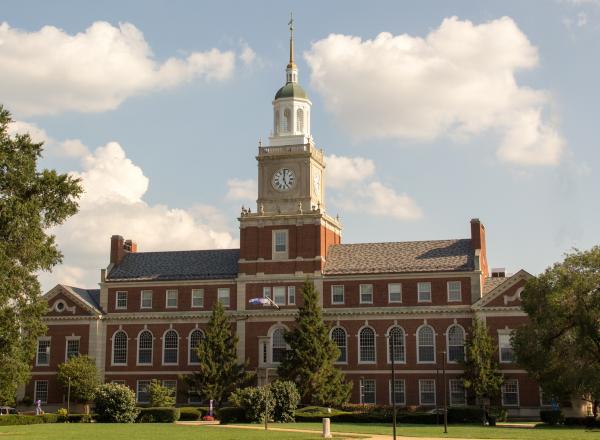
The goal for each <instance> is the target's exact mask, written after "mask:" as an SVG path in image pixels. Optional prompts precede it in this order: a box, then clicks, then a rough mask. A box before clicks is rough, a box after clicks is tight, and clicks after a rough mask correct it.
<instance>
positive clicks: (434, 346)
mask: <svg viewBox="0 0 600 440" xmlns="http://www.w3.org/2000/svg"><path fill="white" fill-rule="evenodd" d="M424 327H429V328H430V329H431V331H432V332H433V360H432V361H422V360H421V352H420V350H419V347H420V345H419V332H420V331H421V329H422V328H424ZM415 337H416V341H415V342H416V345H417V364H435V363H436V361H437V353H436V351H437V350H436V347H437V344H436V342H437V341H436V340H435V339H436V334H435V328H433V327H432V326H431V325H429V324H423V325H421V326H419V327H418V328H417V332H416V334H415ZM427 347H429V345H427Z"/></svg>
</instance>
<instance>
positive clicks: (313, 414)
mask: <svg viewBox="0 0 600 440" xmlns="http://www.w3.org/2000/svg"><path fill="white" fill-rule="evenodd" d="M340 414H349V413H347V412H346V411H340V410H338V409H334V408H325V407H323V406H307V407H304V408H301V409H298V410H296V413H295V417H296V421H298V422H321V420H322V419H323V418H324V417H329V418H334V417H335V416H338V415H340Z"/></svg>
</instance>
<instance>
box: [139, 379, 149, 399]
mask: <svg viewBox="0 0 600 440" xmlns="http://www.w3.org/2000/svg"><path fill="white" fill-rule="evenodd" d="M136 398H137V401H138V403H150V381H149V380H138V381H137V390H136Z"/></svg>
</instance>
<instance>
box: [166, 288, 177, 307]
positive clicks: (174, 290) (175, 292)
mask: <svg viewBox="0 0 600 440" xmlns="http://www.w3.org/2000/svg"><path fill="white" fill-rule="evenodd" d="M170 293H171V294H173V293H174V294H175V305H174V306H170V305H169V294H170ZM177 307H179V291H178V290H177V289H167V291H166V292H165V309H176V308H177Z"/></svg>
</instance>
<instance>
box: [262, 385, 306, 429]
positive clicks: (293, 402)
mask: <svg viewBox="0 0 600 440" xmlns="http://www.w3.org/2000/svg"><path fill="white" fill-rule="evenodd" d="M269 391H270V393H269V399H270V400H271V401H272V402H273V420H274V421H276V422H282V423H288V422H293V421H294V412H295V411H296V408H297V407H298V402H300V393H298V388H297V387H296V384H295V383H294V382H291V381H289V380H276V381H275V382H273V383H272V384H271V385H270V386H269Z"/></svg>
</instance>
